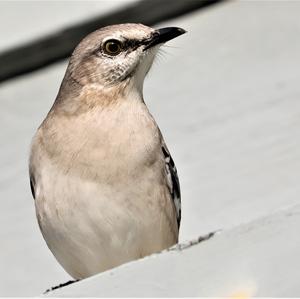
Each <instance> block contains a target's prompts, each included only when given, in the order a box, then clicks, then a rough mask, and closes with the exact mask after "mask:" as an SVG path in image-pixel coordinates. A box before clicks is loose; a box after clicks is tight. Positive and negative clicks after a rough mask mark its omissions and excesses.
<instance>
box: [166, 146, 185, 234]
mask: <svg viewBox="0 0 300 299" xmlns="http://www.w3.org/2000/svg"><path fill="white" fill-rule="evenodd" d="M162 151H163V154H164V157H165V165H166V172H167V178H168V187H169V190H170V193H171V196H172V199H173V203H174V206H175V209H176V216H177V224H178V229H179V227H180V220H181V194H180V185H179V179H178V174H177V169H176V166H175V163H174V161H173V159H172V157H171V155H170V152H169V151H168V148H167V146H166V144H165V143H164V142H163V143H162Z"/></svg>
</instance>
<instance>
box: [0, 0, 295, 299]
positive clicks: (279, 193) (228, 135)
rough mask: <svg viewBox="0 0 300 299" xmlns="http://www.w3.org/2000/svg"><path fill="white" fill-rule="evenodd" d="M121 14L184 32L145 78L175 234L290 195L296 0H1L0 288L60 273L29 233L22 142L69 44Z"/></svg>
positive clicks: (11, 292) (244, 214)
mask: <svg viewBox="0 0 300 299" xmlns="http://www.w3.org/2000/svg"><path fill="white" fill-rule="evenodd" d="M124 22H141V23H144V24H146V25H151V26H154V27H156V28H159V27H165V26H177V27H182V28H184V29H186V30H187V31H188V33H187V34H185V35H183V36H181V37H179V38H177V39H175V40H173V41H171V42H170V43H168V44H167V45H166V46H164V47H163V56H162V57H161V58H160V59H158V62H157V63H156V64H155V65H154V67H153V68H152V70H151V72H150V74H149V75H148V77H147V79H146V82H145V89H144V98H145V100H146V102H147V104H148V106H149V109H150V111H151V112H152V114H153V115H154V117H155V118H156V120H157V122H158V124H159V126H160V128H161V131H162V132H163V134H164V136H165V139H166V142H167V144H168V147H169V150H170V151H171V153H172V156H173V159H174V161H175V163H176V165H177V169H178V172H179V178H180V182H181V188H182V205H183V212H182V227H181V232H180V241H185V240H189V239H191V238H194V237H197V236H199V235H201V234H206V233H209V232H211V231H215V230H219V229H222V230H223V229H228V228H231V227H235V226H238V225H240V224H241V223H245V222H249V221H253V220H255V219H258V218H260V217H263V216H265V215H268V214H271V213H273V212H276V211H278V210H280V209H283V208H286V207H293V206H294V205H297V204H299V194H300V193H299V192H300V184H299V182H298V181H299V174H300V171H299V169H300V150H299V146H300V138H299V128H300V101H299V99H300V85H299V78H300V67H299V63H300V39H299V36H300V2H299V1H200V0H198V1H193V0H187V1H183V0H174V1H167V0H166V1H157V0H148V1H138V0H123V1H120V0H119V1H117V0H114V1H104V0H102V1H1V2H0V40H1V42H0V105H1V106H0V200H1V208H0V239H1V251H0V296H35V295H38V294H41V293H42V292H43V291H45V290H46V289H47V288H49V287H51V286H54V285H57V284H59V283H62V282H65V281H67V280H69V279H70V277H69V275H68V274H67V273H66V272H65V271H64V270H63V268H62V267H61V266H60V265H59V264H58V263H57V262H56V260H55V258H54V257H53V256H52V253H51V252H50V250H49V249H48V248H47V246H46V244H45V242H44V240H43V238H42V235H41V233H40V232H39V228H38V225H37V221H36V218H35V211H34V202H33V199H32V197H31V193H30V187H29V178H28V169H27V163H28V154H29V147H30V142H31V138H32V136H33V135H34V133H35V130H36V129H37V127H38V126H39V124H40V123H41V121H42V120H43V118H44V117H45V115H46V113H47V112H48V110H49V109H50V107H51V105H52V103H53V101H54V99H55V97H56V94H57V92H58V88H59V85H60V83H61V80H62V78H63V75H64V72H65V69H66V66H67V62H68V60H67V57H68V56H69V55H70V53H71V51H72V49H73V48H74V47H75V46H76V44H77V43H78V42H79V41H80V39H81V38H82V37H83V36H85V35H86V34H88V33H89V32H91V31H93V30H95V29H97V28H99V27H102V26H105V25H109V24H113V23H124ZM78 225H80V224H78Z"/></svg>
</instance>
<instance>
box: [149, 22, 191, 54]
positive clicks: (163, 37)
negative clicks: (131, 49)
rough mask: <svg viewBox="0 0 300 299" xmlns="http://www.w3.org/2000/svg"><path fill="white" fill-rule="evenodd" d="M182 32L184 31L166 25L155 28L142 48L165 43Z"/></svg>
mask: <svg viewBox="0 0 300 299" xmlns="http://www.w3.org/2000/svg"><path fill="white" fill-rule="evenodd" d="M184 33H186V31H185V30H184V29H182V28H178V27H166V28H161V29H157V30H155V32H154V34H153V36H152V37H151V38H150V39H148V40H147V41H146V46H145V48H144V51H145V50H147V49H149V48H152V47H154V46H156V45H158V44H162V43H165V42H167V41H169V40H171V39H173V38H175V37H177V36H179V35H182V34H184Z"/></svg>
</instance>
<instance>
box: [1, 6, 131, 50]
mask: <svg viewBox="0 0 300 299" xmlns="http://www.w3.org/2000/svg"><path fill="white" fill-rule="evenodd" d="M134 1H136V0H111V1H109V0H100V1H99V0H98V1H89V0H87V1H83V0H79V1H52V0H42V1H16V0H6V1H5V0H4V1H3V0H2V1H0V17H1V18H0V24H1V26H0V36H1V43H0V51H3V50H6V49H9V48H11V47H14V46H18V45H20V44H22V43H27V42H29V41H30V40H33V39H36V38H40V37H44V35H46V34H49V33H53V32H55V31H57V30H61V29H63V28H65V27H68V26H70V25H73V24H77V23H78V22H82V21H84V20H85V19H88V18H91V17H95V16H99V14H105V13H108V12H110V11H112V10H114V9H117V8H120V7H121V6H125V5H127V4H130V3H132V2H134Z"/></svg>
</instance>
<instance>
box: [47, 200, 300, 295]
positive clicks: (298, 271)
mask: <svg viewBox="0 0 300 299" xmlns="http://www.w3.org/2000/svg"><path fill="white" fill-rule="evenodd" d="M299 225H300V206H299V205H298V206H297V207H293V208H292V209H288V210H284V211H280V213H277V214H275V215H271V216H270V215H269V216H268V217H266V218H262V219H260V220H258V221H255V222H253V223H250V224H247V225H241V226H240V227H238V228H235V229H232V230H229V231H224V232H221V233H218V234H217V235H215V236H214V237H213V238H211V239H209V240H208V241H205V242H203V243H200V244H197V245H193V246H192V247H189V248H186V249H183V250H182V251H178V250H177V251H169V252H165V253H162V254H160V255H153V256H150V257H147V258H145V259H143V260H140V261H136V262H132V263H129V264H126V265H123V266H120V267H119V268H115V269H113V270H110V271H107V272H105V273H102V274H98V275H97V276H94V277H91V278H89V279H86V280H83V281H80V282H78V283H76V284H73V285H71V286H67V287H65V288H63V289H59V290H56V291H53V292H51V293H48V295H47V296H49V297H100V296H101V297H235V296H238V297H239V298H243V297H244V298H249V297H254V296H255V297H293V296H295V295H296V296H297V294H298V296H299V294H300V284H299V277H300V260H299V259H292V258H291V256H294V257H295V256H297V255H298V253H299V250H300V239H299V232H298V229H297V227H299Z"/></svg>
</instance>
